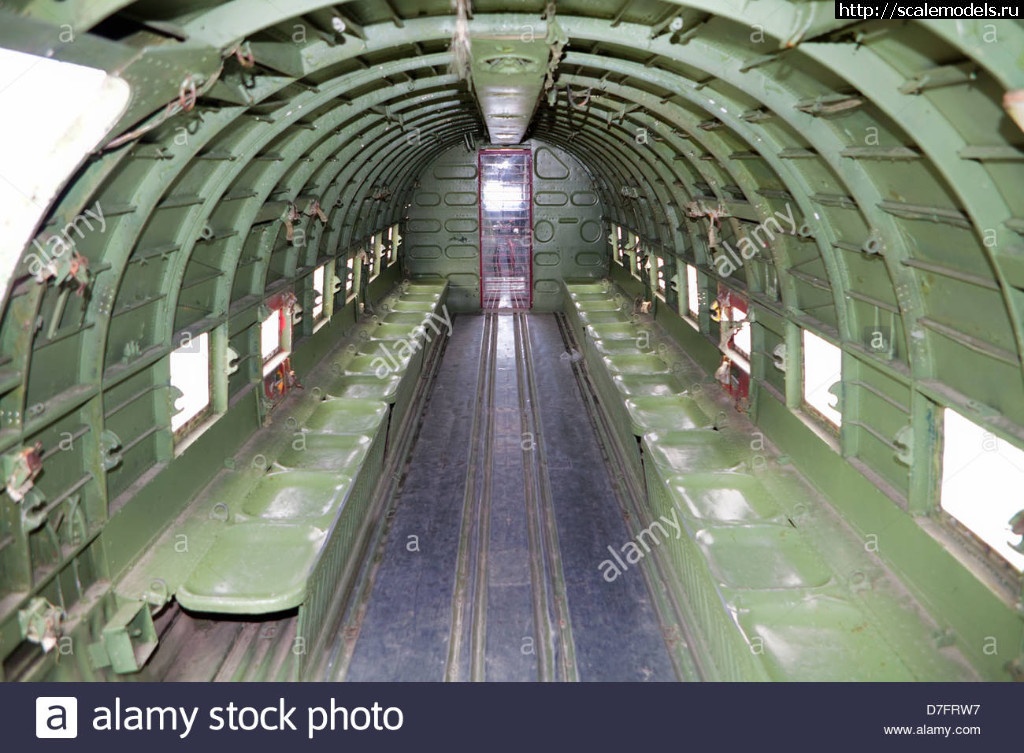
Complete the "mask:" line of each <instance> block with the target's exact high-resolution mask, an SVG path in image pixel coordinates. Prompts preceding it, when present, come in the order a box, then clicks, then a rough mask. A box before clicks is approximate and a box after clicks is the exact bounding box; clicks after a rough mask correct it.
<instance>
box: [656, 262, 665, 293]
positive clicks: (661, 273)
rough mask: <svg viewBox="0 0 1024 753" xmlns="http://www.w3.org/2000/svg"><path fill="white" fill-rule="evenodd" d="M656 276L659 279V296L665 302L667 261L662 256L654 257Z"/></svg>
mask: <svg viewBox="0 0 1024 753" xmlns="http://www.w3.org/2000/svg"><path fill="white" fill-rule="evenodd" d="M654 266H655V270H656V271H655V275H656V276H657V279H658V285H657V289H658V294H659V296H660V297H661V298H662V299H663V300H664V298H665V260H664V259H662V258H661V257H660V256H655V257H654Z"/></svg>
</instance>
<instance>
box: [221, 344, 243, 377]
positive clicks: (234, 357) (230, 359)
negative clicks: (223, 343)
mask: <svg viewBox="0 0 1024 753" xmlns="http://www.w3.org/2000/svg"><path fill="white" fill-rule="evenodd" d="M241 357H242V356H241V355H239V353H238V351H237V350H235V349H234V348H232V347H231V346H230V345H229V346H227V348H225V349H224V373H225V374H226V375H227V376H231V375H232V374H234V373H235V372H236V371H238V360H239V359H240V358H241Z"/></svg>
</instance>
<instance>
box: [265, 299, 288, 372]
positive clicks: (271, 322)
mask: <svg viewBox="0 0 1024 753" xmlns="http://www.w3.org/2000/svg"><path fill="white" fill-rule="evenodd" d="M283 329H284V311H282V310H281V309H274V310H273V311H271V312H270V316H268V317H267V318H266V319H264V320H263V324H261V325H260V351H261V353H262V355H263V361H264V363H265V362H267V361H269V360H270V359H271V358H273V357H274V356H276V355H277V354H278V353H280V352H281V331H282V330H283Z"/></svg>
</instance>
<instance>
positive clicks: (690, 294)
mask: <svg viewBox="0 0 1024 753" xmlns="http://www.w3.org/2000/svg"><path fill="white" fill-rule="evenodd" d="M686 308H687V309H688V310H689V312H690V316H692V317H693V318H694V319H696V318H697V317H698V316H699V315H700V294H699V293H698V291H697V270H696V269H695V268H694V267H691V266H690V265H689V264H687V265H686Z"/></svg>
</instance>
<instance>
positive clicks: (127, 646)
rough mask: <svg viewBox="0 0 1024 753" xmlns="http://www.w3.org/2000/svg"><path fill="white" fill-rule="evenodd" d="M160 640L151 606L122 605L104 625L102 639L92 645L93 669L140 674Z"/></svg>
mask: <svg viewBox="0 0 1024 753" xmlns="http://www.w3.org/2000/svg"><path fill="white" fill-rule="evenodd" d="M157 642H158V638H157V635H156V627H155V626H154V625H153V616H152V615H151V614H150V611H149V604H147V603H146V602H145V601H130V602H127V603H126V604H123V605H122V606H121V607H120V608H119V609H118V610H117V612H115V613H114V616H113V617H112V618H111V620H110V622H108V623H107V624H106V625H104V626H103V632H102V640H101V641H100V642H99V643H94V644H92V645H91V646H89V661H90V663H91V664H92V666H93V668H95V669H101V668H103V667H111V668H112V669H113V670H114V671H115V672H117V673H118V674H129V673H131V672H138V671H139V670H140V669H142V667H143V665H145V663H146V661H147V660H148V659H149V657H150V656H152V654H153V652H154V651H155V650H156V645H157Z"/></svg>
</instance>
